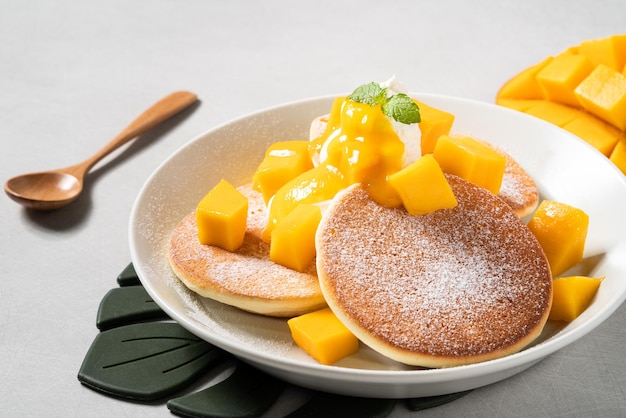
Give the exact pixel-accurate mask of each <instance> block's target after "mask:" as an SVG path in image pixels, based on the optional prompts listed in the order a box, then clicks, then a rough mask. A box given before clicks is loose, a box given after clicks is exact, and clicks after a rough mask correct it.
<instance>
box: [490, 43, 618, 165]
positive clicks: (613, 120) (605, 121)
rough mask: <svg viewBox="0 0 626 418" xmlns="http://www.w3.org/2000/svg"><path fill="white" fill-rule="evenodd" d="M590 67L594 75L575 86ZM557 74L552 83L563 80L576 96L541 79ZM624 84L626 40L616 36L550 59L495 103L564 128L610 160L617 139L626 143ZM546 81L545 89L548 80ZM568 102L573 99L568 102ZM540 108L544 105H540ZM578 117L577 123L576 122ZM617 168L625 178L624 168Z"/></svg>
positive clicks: (505, 88)
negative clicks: (566, 109)
mask: <svg viewBox="0 0 626 418" xmlns="http://www.w3.org/2000/svg"><path fill="white" fill-rule="evenodd" d="M564 57H565V58H564ZM574 57H576V58H574ZM559 60H560V61H563V62H562V63H561V65H559V63H558V62H557V63H553V62H554V61H559ZM567 60H570V61H571V62H570V64H571V65H566V64H567V63H565V61H567ZM585 61H586V62H589V63H591V66H592V68H593V69H592V71H591V72H590V73H589V74H588V75H587V76H586V77H585V78H583V79H582V80H580V82H579V83H578V84H577V85H575V80H577V79H578V78H579V77H580V75H581V74H584V73H585V71H586V70H587V69H586V64H582V62H585ZM552 70H554V74H552V77H554V78H555V79H556V80H561V81H560V83H557V84H558V85H559V88H563V89H564V90H568V89H571V91H561V90H558V89H556V88H553V89H552V90H550V87H548V88H547V89H546V86H545V85H544V86H542V85H541V83H540V79H541V78H542V77H544V78H546V77H547V75H549V73H550V72H551V71H552ZM559 71H560V74H559ZM542 72H543V74H542ZM548 78H549V77H548ZM624 80H626V34H622V35H613V36H608V37H606V38H602V39H591V40H587V41H583V42H582V43H581V44H580V45H577V46H573V47H570V48H567V49H566V50H565V51H563V52H562V53H561V54H559V55H557V56H556V57H548V58H546V59H545V60H544V61H542V62H540V63H539V64H536V65H533V66H531V67H529V68H527V69H525V70H523V71H521V72H520V73H519V74H517V75H516V76H515V77H513V78H512V79H511V80H509V81H508V82H507V83H505V84H504V85H503V86H502V87H501V89H500V91H499V92H498V94H497V96H496V103H497V104H499V105H501V106H505V107H509V108H511V109H515V110H518V111H520V112H524V113H528V114H531V115H533V116H536V117H539V118H541V119H543V120H546V121H548V122H550V123H553V124H555V125H557V126H560V127H562V128H564V129H566V130H568V131H569V132H571V133H573V134H574V135H576V136H578V137H580V138H581V139H583V140H585V141H586V142H588V143H589V144H591V145H592V146H593V147H595V148H596V149H598V150H599V151H600V152H602V153H603V154H604V155H605V156H607V157H609V156H611V155H612V154H613V148H614V147H616V146H617V144H618V143H619V141H618V140H617V139H616V138H620V137H622V136H623V135H624V132H626V93H625V92H626V84H625V82H624ZM543 81H544V84H545V80H543ZM542 87H543V89H542ZM557 90H558V91H557ZM571 94H573V95H574V96H575V97H576V101H577V103H572V102H571ZM565 96H567V97H568V99H564V98H563V97H565ZM541 102H543V103H544V104H539V103H541ZM563 102H566V103H567V104H563ZM545 103H550V104H549V105H546V104H545ZM553 105H560V106H562V107H571V111H570V112H567V111H565V110H564V109H563V108H560V109H559V108H556V107H555V106H553ZM576 112H577V113H576ZM574 113H575V114H576V117H574V118H573V119H571V115H572V114H574ZM619 155H620V152H619V150H618V152H617V153H616V158H615V160H617V161H620V159H619V157H618V156H619ZM611 161H613V160H611ZM618 167H619V168H620V170H621V171H622V172H623V173H624V174H626V169H625V168H624V166H623V165H618Z"/></svg>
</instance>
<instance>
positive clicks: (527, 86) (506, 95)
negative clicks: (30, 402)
mask: <svg viewBox="0 0 626 418" xmlns="http://www.w3.org/2000/svg"><path fill="white" fill-rule="evenodd" d="M552 60H553V58H552V57H548V58H546V59H545V60H543V61H542V62H540V63H539V64H536V65H533V66H532V67H529V68H527V69H525V70H524V71H522V72H520V73H519V74H518V75H516V76H515V77H513V78H512V79H510V80H509V81H507V82H506V84H504V86H502V88H501V89H500V91H499V92H498V97H497V98H498V99H516V100H519V99H524V100H528V99H543V98H544V93H543V89H542V88H541V86H540V85H539V82H537V78H536V77H537V74H538V73H539V71H541V70H542V69H543V68H544V67H545V66H546V65H548V64H549V63H550V62H551V61H552Z"/></svg>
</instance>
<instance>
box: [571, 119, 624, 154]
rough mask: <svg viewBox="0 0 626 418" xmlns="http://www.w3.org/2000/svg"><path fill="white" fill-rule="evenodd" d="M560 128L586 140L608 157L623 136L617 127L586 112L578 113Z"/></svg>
mask: <svg viewBox="0 0 626 418" xmlns="http://www.w3.org/2000/svg"><path fill="white" fill-rule="evenodd" d="M560 126H561V127H563V128H564V129H565V130H567V131H569V132H571V133H573V134H574V135H576V136H577V137H579V138H582V139H584V140H585V141H586V142H588V143H589V144H590V145H591V146H593V147H594V148H595V149H597V150H598V151H600V152H601V153H602V154H604V155H605V156H607V157H608V156H609V155H611V152H612V151H613V148H614V147H615V144H617V141H618V140H619V138H620V136H621V135H622V133H621V132H620V130H619V129H617V128H616V127H614V126H612V125H610V124H608V123H606V122H604V121H602V120H600V119H598V118H597V117H595V116H593V115H591V114H588V113H585V112H578V113H577V115H576V117H575V118H574V119H573V120H571V121H569V122H568V123H566V124H564V125H560Z"/></svg>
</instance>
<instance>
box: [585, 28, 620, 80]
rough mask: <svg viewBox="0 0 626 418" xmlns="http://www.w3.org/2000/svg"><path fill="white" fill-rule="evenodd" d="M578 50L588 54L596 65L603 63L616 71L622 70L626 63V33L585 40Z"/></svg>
mask: <svg viewBox="0 0 626 418" xmlns="http://www.w3.org/2000/svg"><path fill="white" fill-rule="evenodd" d="M578 52H579V53H580V54H582V55H585V56H587V57H588V58H589V60H590V61H591V62H592V64H593V65H594V66H597V65H600V64H603V65H606V66H607V67H609V68H611V69H613V70H615V71H622V69H623V68H624V65H625V64H626V35H613V36H609V37H606V38H602V39H590V40H588V41H583V42H582V43H581V44H580V46H579V47H578Z"/></svg>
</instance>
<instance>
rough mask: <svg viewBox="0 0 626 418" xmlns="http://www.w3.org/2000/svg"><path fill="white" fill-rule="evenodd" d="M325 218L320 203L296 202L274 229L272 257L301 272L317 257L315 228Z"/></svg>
mask: <svg viewBox="0 0 626 418" xmlns="http://www.w3.org/2000/svg"><path fill="white" fill-rule="evenodd" d="M321 219H322V211H321V210H320V208H319V206H315V205H306V204H300V205H298V206H296V208H295V209H294V210H292V211H291V212H290V213H289V214H288V215H287V216H286V217H285V218H284V219H282V220H281V221H280V222H279V223H278V224H277V225H276V228H274V230H273V231H272V236H271V243H270V260H271V261H273V262H275V263H277V264H280V265H283V266H285V267H287V268H290V269H292V270H296V271H299V272H303V271H305V270H306V269H307V268H308V267H309V265H310V264H311V261H313V258H314V257H315V232H316V231H317V226H318V225H319V223H320V220H321Z"/></svg>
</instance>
